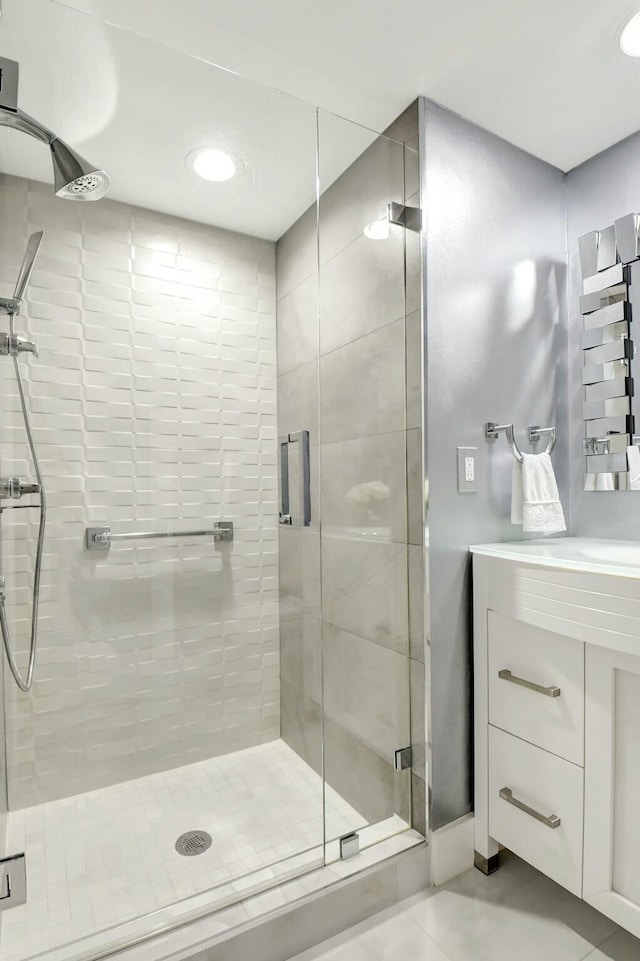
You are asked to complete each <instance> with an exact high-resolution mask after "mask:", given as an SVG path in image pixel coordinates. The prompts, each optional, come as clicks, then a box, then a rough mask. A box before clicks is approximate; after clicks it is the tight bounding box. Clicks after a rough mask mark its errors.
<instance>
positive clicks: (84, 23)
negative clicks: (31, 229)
mask: <svg viewBox="0 0 640 961" xmlns="http://www.w3.org/2000/svg"><path fill="white" fill-rule="evenodd" d="M0 55H2V56H6V57H9V58H11V59H14V60H18V61H19V63H20V88H19V97H18V101H19V106H20V107H21V108H22V109H23V110H25V111H26V112H27V113H29V114H31V115H32V116H34V117H37V119H38V120H40V121H41V122H42V123H44V124H45V125H46V126H48V127H49V128H50V129H51V130H53V131H55V132H56V133H57V134H58V135H59V136H60V137H62V138H63V139H64V140H66V141H67V142H68V143H69V144H70V145H71V146H72V147H73V148H74V149H76V150H77V151H78V152H79V153H81V154H83V155H84V156H86V157H87V158H88V159H89V160H90V161H91V162H92V163H94V164H95V165H96V166H97V167H102V168H104V169H105V170H107V171H108V172H109V174H110V176H111V178H112V181H113V186H112V190H111V193H110V197H112V198H114V199H116V200H122V201H128V202H130V203H134V204H137V205H139V206H142V207H147V208H150V209H152V210H160V211H163V212H166V213H171V214H176V215H178V216H182V217H185V218H188V219H190V220H196V221H201V222H204V223H213V224H216V225H217V226H221V227H225V228H227V229H231V230H237V231H240V232H242V233H248V234H252V235H254V236H258V237H266V238H268V239H271V240H275V239H277V238H278V237H280V236H281V235H282V234H283V233H284V232H285V230H286V229H287V228H288V227H289V226H290V225H291V224H292V223H293V222H294V221H295V220H296V219H297V218H298V217H299V216H300V215H301V214H302V213H303V212H304V211H305V210H306V209H307V208H308V207H309V206H310V205H311V204H312V203H313V201H314V199H315V195H316V152H315V151H316V111H315V107H313V106H311V105H310V104H307V103H305V102H304V101H301V100H298V99H295V98H293V97H290V96H289V95H286V94H283V93H281V92H280V91H275V90H272V89H270V88H269V87H264V86H257V85H256V84H255V83H253V82H251V81H248V80H244V79H242V78H241V77H238V76H236V75H234V74H232V73H229V72H228V71H225V70H220V69H217V68H215V67H212V66H211V65H210V64H208V63H205V62H203V61H201V60H198V59H195V58H194V57H190V56H187V55H185V54H184V53H182V52H180V51H176V50H174V49H172V48H171V47H168V46H166V45H163V44H160V43H157V42H151V41H149V40H147V39H146V38H143V37H140V36H137V35H136V34H134V33H130V32H127V31H125V30H120V29H115V28H113V27H111V26H107V25H104V24H102V23H99V22H98V21H96V20H94V19H92V18H90V17H87V16H85V15H83V14H81V13H78V12H77V11H75V10H70V9H68V8H66V7H63V6H59V5H58V4H56V3H53V2H51V0H4V4H3V14H2V26H1V28H0ZM336 125H338V126H339V129H336ZM373 138H374V135H373V134H372V133H371V132H370V131H368V130H364V129H362V128H360V127H358V126H356V125H353V124H347V123H346V122H343V121H336V122H334V123H332V124H331V125H330V130H329V129H327V137H326V138H325V139H326V140H327V149H326V151H325V152H324V160H325V161H326V162H325V163H324V180H325V183H329V182H331V180H332V179H334V178H335V177H336V176H337V175H338V173H340V172H341V171H342V170H343V169H344V168H345V167H346V166H348V165H349V164H350V163H351V162H352V160H353V159H354V158H355V157H356V156H358V154H359V153H361V152H362V151H363V150H364V149H365V148H366V146H368V144H369V143H370V142H371V140H372V139H373ZM202 146H216V147H222V148H224V149H227V150H229V151H230V152H232V153H233V154H234V155H235V156H236V158H237V159H238V160H239V161H240V164H239V168H240V172H239V174H238V175H237V176H236V177H234V178H233V180H230V181H228V182H226V183H223V184H213V183H207V182H206V181H203V180H201V179H200V178H198V177H197V176H196V175H195V174H194V172H193V169H192V167H191V165H190V164H189V163H188V162H187V157H188V155H189V154H190V152H191V151H193V150H194V149H196V148H198V147H202ZM0 169H1V170H3V171H5V172H7V173H10V174H15V175H21V176H27V177H31V178H33V179H36V180H41V181H45V182H51V181H52V167H51V159H50V156H49V151H48V150H47V148H46V147H45V146H44V145H43V144H41V143H39V142H38V141H36V140H33V139H32V138H30V137H27V136H25V135H24V134H22V133H19V132H17V131H14V130H10V129H7V128H0Z"/></svg>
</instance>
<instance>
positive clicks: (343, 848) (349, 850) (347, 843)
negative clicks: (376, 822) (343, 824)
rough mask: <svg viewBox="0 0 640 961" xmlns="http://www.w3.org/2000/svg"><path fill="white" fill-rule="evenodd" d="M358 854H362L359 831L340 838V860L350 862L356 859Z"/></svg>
mask: <svg viewBox="0 0 640 961" xmlns="http://www.w3.org/2000/svg"><path fill="white" fill-rule="evenodd" d="M356 854H360V835H359V834H358V832H357V831H352V832H351V834H344V835H343V836H342V837H341V838H340V858H341V860H343V861H348V860H349V858H355V856H356Z"/></svg>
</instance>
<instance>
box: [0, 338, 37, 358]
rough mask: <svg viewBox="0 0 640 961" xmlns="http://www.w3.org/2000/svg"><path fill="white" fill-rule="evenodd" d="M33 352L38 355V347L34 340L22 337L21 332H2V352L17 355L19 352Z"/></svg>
mask: <svg viewBox="0 0 640 961" xmlns="http://www.w3.org/2000/svg"><path fill="white" fill-rule="evenodd" d="M25 352H26V353H29V354H33V355H34V357H38V356H39V354H38V348H37V346H36V344H35V343H34V342H33V341H32V340H27V339H26V338H25V337H21V336H20V334H0V354H1V355H3V356H7V355H9V354H10V355H11V356H12V357H17V356H18V354H24V353H25Z"/></svg>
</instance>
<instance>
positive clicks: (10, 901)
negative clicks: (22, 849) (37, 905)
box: [0, 854, 27, 911]
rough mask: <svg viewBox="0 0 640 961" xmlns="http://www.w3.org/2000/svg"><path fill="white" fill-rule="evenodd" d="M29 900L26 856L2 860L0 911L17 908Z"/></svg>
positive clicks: (0, 866) (0, 859)
mask: <svg viewBox="0 0 640 961" xmlns="http://www.w3.org/2000/svg"><path fill="white" fill-rule="evenodd" d="M26 900H27V870H26V859H25V856H24V854H14V855H13V856H12V857H10V858H0V911H6V910H8V909H9V908H17V907H18V906H19V905H20V904H25V902H26Z"/></svg>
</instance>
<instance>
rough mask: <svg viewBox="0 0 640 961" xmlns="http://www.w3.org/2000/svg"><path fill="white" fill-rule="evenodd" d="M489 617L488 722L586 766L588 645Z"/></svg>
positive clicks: (491, 614) (491, 613)
mask: <svg viewBox="0 0 640 961" xmlns="http://www.w3.org/2000/svg"><path fill="white" fill-rule="evenodd" d="M487 617H488V623H487V636H488V671H489V684H488V686H489V691H488V694H489V723H490V724H493V725H495V726H496V727H500V728H502V729H503V730H504V731H508V732H510V733H511V734H515V735H516V736H517V737H520V738H523V739H524V740H525V741H530V742H531V743H532V744H536V745H537V746H538V747H541V748H544V750H545V751H550V752H551V753H552V754H557V755H558V756H559V757H563V758H566V760H567V761H572V762H573V763H574V764H580V765H582V764H584V644H583V643H582V642H581V641H576V640H575V639H574V638H570V637H563V636H562V635H560V634H552V633H551V631H544V630H542V629H541V628H539V627H534V626H533V625H532V624H525V623H524V622H523V621H516V620H513V619H512V618H510V617H504V616H503V615H502V614H497V613H496V612H495V611H488V612H487ZM501 672H502V673H503V675H504V674H505V673H506V672H508V676H506V677H505V676H502V677H501V676H500V674H501ZM522 682H525V683H522Z"/></svg>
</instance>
